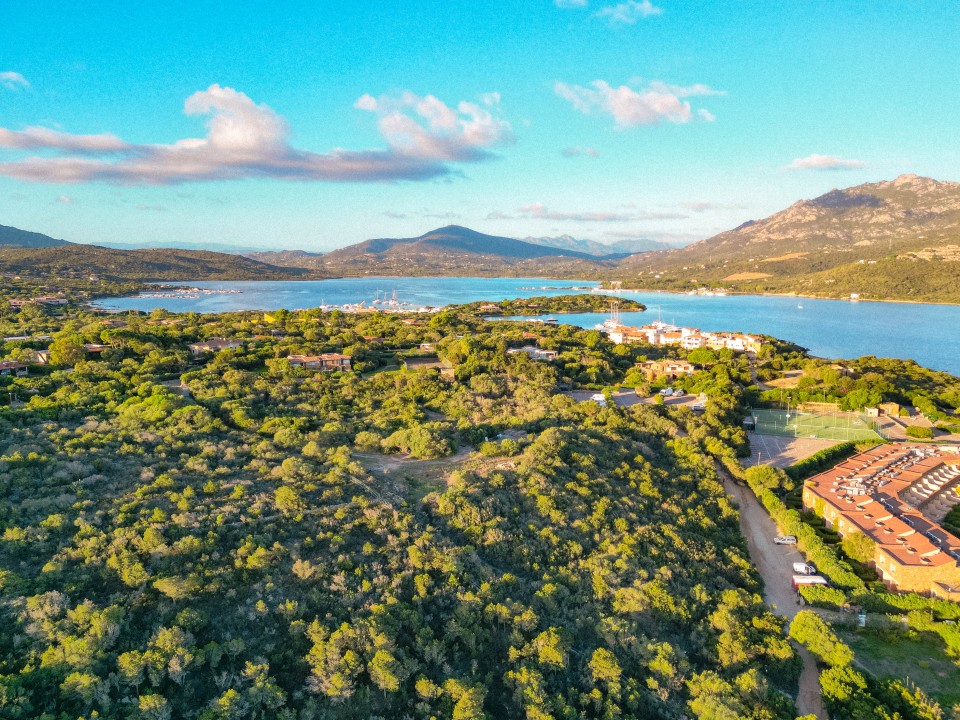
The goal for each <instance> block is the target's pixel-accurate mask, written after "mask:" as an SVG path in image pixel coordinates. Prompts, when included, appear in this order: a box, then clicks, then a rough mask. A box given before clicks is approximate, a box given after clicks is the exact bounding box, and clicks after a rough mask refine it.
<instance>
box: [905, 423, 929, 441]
mask: <svg viewBox="0 0 960 720" xmlns="http://www.w3.org/2000/svg"><path fill="white" fill-rule="evenodd" d="M907 437H912V438H917V439H918V440H929V439H930V438H932V437H933V428H928V427H921V426H919V425H911V426H910V427H908V428H907Z"/></svg>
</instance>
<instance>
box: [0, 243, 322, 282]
mask: <svg viewBox="0 0 960 720" xmlns="http://www.w3.org/2000/svg"><path fill="white" fill-rule="evenodd" d="M0 272H2V273H10V274H18V275H26V276H37V277H50V276H57V277H87V276H90V275H96V276H99V277H101V278H102V279H105V280H292V279H297V278H304V277H318V275H317V274H316V273H311V272H310V271H308V270H303V269H299V268H278V267H275V266H273V265H268V264H266V263H263V262H259V261H257V260H251V259H250V258H245V257H241V256H239V255H226V254H223V253H215V252H208V251H203V250H173V249H169V248H167V249H149V250H115V249H112V248H103V247H98V246H96V245H72V244H69V243H68V244H66V245H63V246H59V247H48V248H10V249H0Z"/></svg>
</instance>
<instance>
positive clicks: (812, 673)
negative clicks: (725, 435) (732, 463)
mask: <svg viewBox="0 0 960 720" xmlns="http://www.w3.org/2000/svg"><path fill="white" fill-rule="evenodd" d="M723 485H724V489H725V490H726V491H727V494H728V495H729V496H730V497H732V498H733V499H734V501H735V502H736V503H737V505H738V506H739V508H740V530H741V532H743V535H744V537H745V538H746V539H747V549H748V550H749V551H750V558H751V559H752V560H753V564H754V565H756V566H757V570H759V571H760V576H761V577H762V578H763V585H764V591H763V595H764V600H766V601H767V604H768V605H770V607H772V608H773V609H774V610H775V611H776V612H777V614H778V615H784V616H786V617H788V618H791V619H792V618H793V617H794V615H796V614H797V612H798V611H799V610H801V606H800V605H799V604H798V603H797V596H796V593H794V591H793V567H792V565H793V563H794V562H797V561H799V560H803V556H802V555H801V554H800V552H799V551H798V550H796V549H795V548H793V547H790V546H789V545H774V543H773V538H774V537H776V536H777V535H779V534H780V533H779V531H778V530H777V526H776V524H775V523H774V522H773V520H771V519H770V516H769V515H768V514H767V511H766V510H765V509H764V508H763V506H762V505H761V504H760V502H759V501H758V500H757V498H756V497H755V496H754V494H753V493H752V492H751V491H750V488H746V487H742V486H740V485H737V484H736V483H734V482H733V481H732V480H730V479H729V478H728V477H726V476H725V475H724V481H723ZM799 652H800V659H801V660H803V671H802V672H801V673H800V687H799V691H798V693H797V709H798V710H800V713H801V714H803V715H816V716H817V718H819V720H829V716H828V715H827V711H826V708H825V707H824V705H823V698H822V697H821V696H820V673H819V672H818V671H817V665H816V662H815V661H814V659H813V656H812V655H810V653H808V652H807V651H806V650H804V649H803V648H800V649H799Z"/></svg>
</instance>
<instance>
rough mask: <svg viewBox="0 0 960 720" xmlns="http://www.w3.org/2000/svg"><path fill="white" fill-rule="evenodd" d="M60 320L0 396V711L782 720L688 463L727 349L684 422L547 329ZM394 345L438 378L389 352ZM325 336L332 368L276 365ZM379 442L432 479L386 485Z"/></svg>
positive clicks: (713, 409) (746, 576)
mask: <svg viewBox="0 0 960 720" xmlns="http://www.w3.org/2000/svg"><path fill="white" fill-rule="evenodd" d="M68 312H69V313H70V314H69V316H60V317H54V316H49V315H47V314H44V315H43V316H42V317H41V318H38V319H37V320H36V323H37V324H36V326H35V327H37V328H38V329H37V330H36V331H35V332H39V328H46V329H47V330H48V331H50V332H51V334H53V335H54V339H53V341H52V342H54V343H59V344H60V346H59V347H60V349H59V350H58V355H57V358H56V360H57V361H58V362H59V363H60V364H61V365H63V366H58V365H57V364H56V363H55V364H54V365H53V366H51V367H48V368H42V369H34V370H33V371H32V373H31V376H30V377H27V378H17V379H4V380H3V382H4V384H5V387H4V388H3V390H4V393H3V396H0V397H2V402H3V406H2V407H0V498H2V500H0V532H2V541H0V597H2V601H3V603H2V606H0V614H2V616H3V618H2V621H3V628H4V630H3V631H2V632H0V715H2V716H3V717H10V718H38V717H44V718H51V719H54V718H57V719H59V718H64V719H66V718H70V719H71V720H72V719H73V718H77V717H84V718H91V717H94V716H98V717H104V718H127V717H143V718H173V717H177V718H180V717H186V718H190V717H196V718H204V719H205V720H213V719H214V718H248V717H249V718H267V717H285V718H376V717H381V718H401V717H411V718H431V717H437V718H441V717H448V718H457V719H459V720H466V719H468V718H483V717H487V718H495V717H524V716H525V717H528V718H543V719H546V718H567V717H597V718H599V717H634V718H650V717H663V718H679V717H681V716H682V715H687V716H690V715H693V716H696V717H703V718H708V717H709V718H725V717H731V718H732V717H738V718H739V717H744V718H758V719H760V718H763V719H766V718H792V717H794V715H795V709H794V708H793V705H792V703H791V701H790V700H789V698H788V697H787V696H786V695H784V694H783V692H782V691H784V690H786V691H789V690H791V689H792V684H793V682H795V677H796V672H797V660H796V658H795V656H794V653H793V651H792V650H791V647H790V645H789V644H788V642H787V640H786V638H785V636H784V634H783V631H782V627H781V623H780V621H779V619H777V618H776V617H775V616H774V615H772V614H771V613H770V611H769V609H768V608H767V607H766V606H765V605H764V604H763V603H762V600H761V597H760V594H759V592H760V590H761V586H760V582H759V578H758V577H757V574H756V572H755V570H754V569H753V568H752V566H751V565H750V562H749V558H748V555H747V552H746V548H745V545H744V541H743V539H742V537H741V535H740V533H739V530H738V526H737V516H736V512H735V510H734V509H733V507H732V506H731V505H730V503H729V502H728V500H727V498H726V496H725V495H724V493H723V491H722V486H721V484H720V482H719V480H718V477H717V475H716V472H715V470H714V466H713V461H712V458H711V456H710V455H709V454H708V452H707V451H710V452H713V453H716V454H720V455H722V456H724V457H733V456H734V455H735V454H736V452H737V451H738V450H742V448H743V446H744V445H745V436H744V435H743V432H742V430H741V429H740V428H739V424H738V423H737V422H733V420H735V418H736V417H737V413H738V412H739V410H738V408H739V407H740V395H739V393H740V389H739V383H740V381H742V379H743V376H744V372H745V369H744V367H742V366H741V365H739V364H738V362H732V363H731V364H729V365H719V366H717V367H714V368H711V369H710V370H709V371H704V372H703V373H701V374H698V376H694V377H693V378H691V379H690V383H691V389H694V390H697V391H702V392H704V393H706V394H707V395H708V397H709V398H710V399H709V402H708V410H707V412H705V413H704V415H702V416H700V417H697V416H694V415H692V414H691V413H689V412H688V411H686V410H681V411H676V410H668V409H667V408H663V407H653V406H647V405H638V406H635V407H632V408H629V409H621V408H616V407H608V408H600V407H598V406H597V405H596V404H595V403H576V402H575V401H574V400H572V399H571V398H569V397H567V396H566V395H564V394H562V393H560V392H558V388H559V387H562V386H565V385H576V384H591V383H600V384H610V383H616V382H620V381H622V380H623V378H624V375H625V374H626V373H627V372H628V371H629V369H630V368H632V367H633V365H634V363H635V362H636V360H637V359H638V358H639V357H640V354H639V353H640V352H641V350H642V349H640V348H617V347H614V346H612V345H610V344H609V343H608V342H607V341H606V340H605V339H603V338H602V336H600V334H599V333H597V332H595V331H582V330H577V329H575V328H571V327H567V326H559V327H549V326H530V325H527V326H517V325H514V324H507V323H486V322H483V321H482V320H479V319H478V318H476V317H475V316H473V315H471V314H469V313H463V312H458V311H456V310H453V311H449V312H444V313H440V314H437V315H435V316H434V317H432V318H431V319H428V320H425V321H423V322H422V323H421V324H407V323H404V322H403V319H402V318H400V317H397V316H391V315H386V314H377V315H362V316H347V315H343V314H341V313H336V312H334V313H326V314H324V313H319V312H315V311H309V312H301V313H286V312H279V313H274V314H271V315H270V316H269V318H265V317H264V315H263V314H260V313H234V314H229V315H221V316H194V315H184V316H170V315H168V314H166V313H163V312H157V313H154V314H152V315H151V316H137V315H132V316H124V317H123V318H122V322H120V323H116V322H115V323H105V322H104V321H105V320H106V318H104V317H103V316H100V315H96V314H93V313H89V312H87V311H76V310H74V309H69V310H68ZM115 319H116V318H115ZM21 320H22V319H21V318H18V317H15V316H14V317H12V318H8V319H7V320H5V321H3V322H0V325H2V326H3V329H4V330H7V329H9V328H10V326H11V325H14V324H16V325H17V326H18V327H27V328H29V327H31V325H30V323H31V322H33V321H24V322H21ZM112 325H116V327H113V326H112ZM524 331H527V332H531V331H535V332H536V333H537V334H538V336H539V337H538V339H537V342H539V344H541V345H542V346H543V347H550V348H552V349H556V350H558V352H559V353H560V355H559V358H558V360H557V361H556V362H554V363H537V362H533V361H531V360H529V359H528V358H527V357H526V356H525V355H508V354H507V353H506V349H507V348H508V347H511V346H517V345H519V344H522V343H524V344H525V343H529V342H530V339H529V338H524V337H523V336H522V333H523V332H524ZM10 334H13V333H10ZM217 336H227V337H236V338H241V339H244V340H245V345H244V347H242V348H239V349H236V350H225V351H222V352H220V353H217V354H216V355H213V356H207V357H204V358H201V359H199V360H195V359H194V358H192V357H191V355H190V353H189V351H188V350H187V345H188V344H189V343H191V342H195V341H197V340H200V339H204V338H208V337H217ZM85 342H102V343H105V344H107V345H109V348H108V350H106V351H104V352H103V354H102V356H101V357H100V358H96V357H93V358H88V356H87V355H86V354H85V353H84V354H82V355H81V354H80V350H78V348H82V344H83V343H85ZM425 342H429V343H433V344H435V345H436V347H437V351H438V353H439V354H440V356H441V357H442V358H443V359H444V360H445V361H447V362H448V363H449V364H450V366H451V367H452V368H453V370H454V376H455V377H454V379H452V380H446V379H442V378H441V377H440V376H439V375H438V374H436V373H435V372H432V371H427V372H406V371H399V370H395V369H392V368H396V367H397V362H398V359H399V358H400V357H402V356H403V355H404V354H406V353H411V352H416V351H417V349H418V347H419V345H420V344H421V343H425ZM20 349H23V345H22V342H21V341H16V342H13V343H10V344H8V346H7V347H5V352H6V354H7V355H8V356H9V355H11V354H13V353H16V352H17V351H18V350H20ZM330 351H338V352H346V353H348V354H350V355H351V357H352V358H353V360H354V365H355V368H356V371H355V372H352V373H345V374H341V373H332V374H324V373H311V372H306V371H302V370H291V369H290V368H289V367H288V365H287V363H286V361H285V360H284V359H283V358H284V357H285V356H286V355H287V354H290V353H295V352H304V353H318V352H330ZM731 360H732V359H731ZM67 365H72V368H68V367H66V366H67ZM164 383H166V384H164ZM7 396H9V399H8V397H7ZM506 432H510V433H512V434H511V436H510V437H509V438H501V439H499V440H498V439H497V438H496V436H497V435H498V434H500V435H502V434H503V433H506ZM481 446H482V447H484V448H486V449H485V452H484V453H480V454H477V455H474V456H472V457H470V458H468V457H466V455H465V454H463V453H461V454H460V455H456V456H454V454H455V453H457V452H458V451H466V450H469V449H471V448H475V447H481ZM380 453H383V454H386V455H387V456H389V455H393V456H395V457H396V456H401V455H402V456H403V457H408V456H409V457H411V458H423V459H428V461H429V462H439V461H440V460H437V459H438V458H439V459H441V460H442V459H443V458H449V461H450V462H451V463H452V464H451V466H450V472H449V473H448V477H447V480H446V482H445V483H444V484H443V485H442V486H436V487H432V488H427V490H426V491H425V492H420V493H414V492H411V490H410V488H409V487H405V480H404V478H403V477H393V476H391V475H387V474H385V473H382V472H372V471H371V470H370V469H368V466H367V465H365V464H364V463H365V462H367V461H368V460H369V458H370V457H377V456H378V455H379V454H380ZM488 456H489V457H488ZM398 462H400V461H399V460H398ZM402 462H412V461H411V460H403V461H402ZM410 467H413V468H415V467H416V466H415V465H411V466H410ZM408 472H409V473H415V472H416V471H415V470H410V471H408Z"/></svg>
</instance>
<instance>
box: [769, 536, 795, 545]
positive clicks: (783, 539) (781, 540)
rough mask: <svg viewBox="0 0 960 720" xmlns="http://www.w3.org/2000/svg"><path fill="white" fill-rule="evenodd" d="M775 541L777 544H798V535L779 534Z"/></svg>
mask: <svg viewBox="0 0 960 720" xmlns="http://www.w3.org/2000/svg"><path fill="white" fill-rule="evenodd" d="M773 542H774V543H775V544H776V545H796V544H797V536H796V535H777V536H776V537H775V538H774V539H773Z"/></svg>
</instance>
